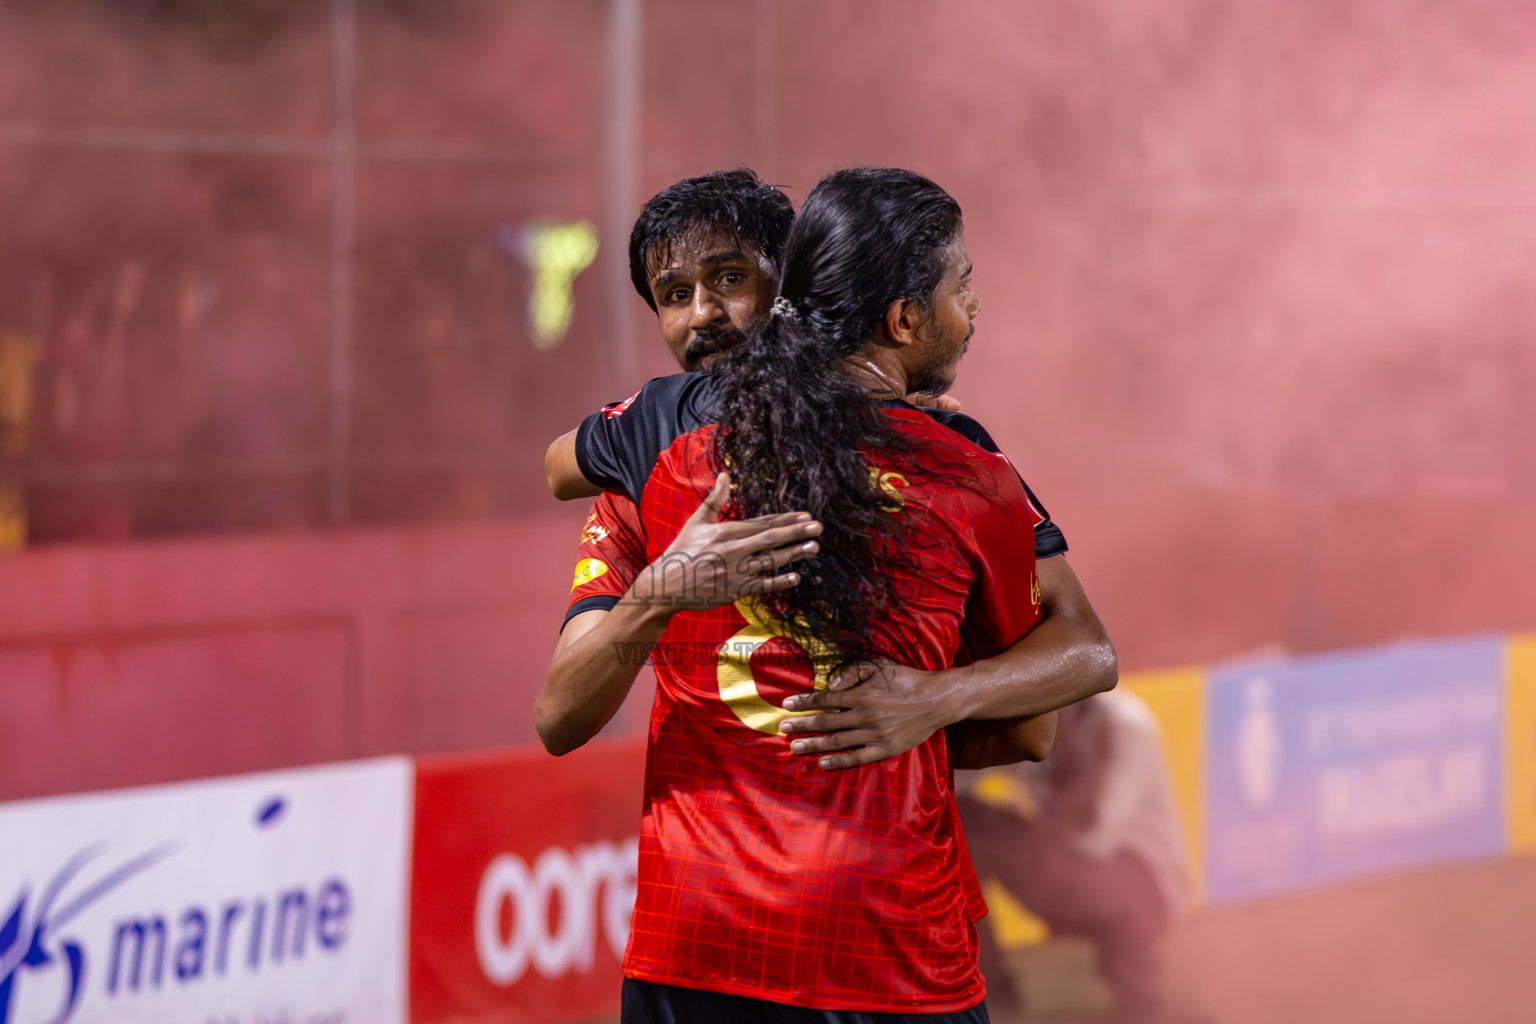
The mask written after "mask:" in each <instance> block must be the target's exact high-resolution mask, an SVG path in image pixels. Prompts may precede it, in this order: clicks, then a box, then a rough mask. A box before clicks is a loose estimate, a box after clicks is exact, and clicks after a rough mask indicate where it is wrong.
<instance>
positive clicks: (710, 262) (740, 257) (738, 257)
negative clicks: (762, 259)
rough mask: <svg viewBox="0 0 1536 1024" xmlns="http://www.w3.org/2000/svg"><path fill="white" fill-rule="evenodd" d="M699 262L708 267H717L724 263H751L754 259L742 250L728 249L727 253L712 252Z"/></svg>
mask: <svg viewBox="0 0 1536 1024" xmlns="http://www.w3.org/2000/svg"><path fill="white" fill-rule="evenodd" d="M699 262H700V263H702V264H704V265H705V266H706V267H715V266H719V265H720V264H722V263H738V262H740V263H751V262H752V257H750V256H748V255H747V254H746V253H744V252H742V251H741V250H740V249H727V250H726V251H725V252H712V253H710V254H709V255H708V256H705V257H704V258H703V259H702V260H700V261H699Z"/></svg>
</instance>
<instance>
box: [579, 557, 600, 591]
mask: <svg viewBox="0 0 1536 1024" xmlns="http://www.w3.org/2000/svg"><path fill="white" fill-rule="evenodd" d="M607 571H608V566H607V564H606V563H604V562H601V561H599V560H597V559H596V558H583V559H582V560H581V561H579V562H577V563H576V582H575V583H572V584H571V589H572V590H575V589H576V588H577V587H579V586H582V585H584V584H587V583H591V582H592V581H593V580H595V579H597V578H598V577H599V576H601V575H602V574H603V573H605V572H607Z"/></svg>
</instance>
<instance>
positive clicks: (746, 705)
mask: <svg viewBox="0 0 1536 1024" xmlns="http://www.w3.org/2000/svg"><path fill="white" fill-rule="evenodd" d="M736 610H737V611H738V612H740V613H741V617H742V618H744V619H746V620H747V624H746V625H745V626H743V627H742V628H741V629H739V630H737V631H736V634H735V635H734V636H732V637H731V638H730V639H729V640H727V641H726V642H725V643H723V644H721V645H720V654H719V658H718V660H717V662H716V673H715V674H716V678H717V679H718V681H719V684H720V699H721V700H723V701H725V705H726V707H728V708H730V709H731V711H733V712H734V713H735V715H736V717H737V718H739V719H741V721H742V723H743V724H745V725H746V726H748V727H749V728H752V729H756V730H757V731H758V732H765V733H768V734H769V735H770V736H777V735H779V723H780V722H782V721H784V719H786V718H799V717H801V716H803V715H820V714H825V712H823V711H785V710H784V709H783V708H781V707H775V706H774V705H772V704H770V703H768V702H767V701H766V700H764V699H763V695H762V694H760V693H759V692H758V691H757V679H756V678H754V677H753V675H752V655H753V654H755V653H756V652H757V649H758V648H759V647H761V646H762V645H763V644H765V643H767V642H768V641H769V640H772V639H773V638H774V637H779V638H781V639H783V640H787V641H788V642H789V643H792V644H794V645H795V646H797V647H799V648H800V649H801V650H803V651H805V654H806V657H808V658H809V659H810V661H811V666H812V669H813V670H814V672H815V674H816V675H815V687H816V689H818V690H825V689H826V688H827V684H828V683H830V682H831V681H832V669H833V665H834V662H833V658H832V656H833V650H832V648H831V646H830V645H828V644H822V643H818V642H815V641H812V642H811V645H810V647H809V648H807V647H806V645H804V644H802V643H800V642H799V641H797V640H795V638H794V637H792V636H790V635H789V634H788V633H787V632H786V631H785V629H784V624H783V623H782V622H780V621H779V620H778V619H775V618H773V617H772V616H771V615H769V614H768V613H767V611H765V610H764V608H763V606H762V604H761V603H759V602H758V600H757V599H756V598H754V597H744V598H742V599H741V600H740V601H737V602H736Z"/></svg>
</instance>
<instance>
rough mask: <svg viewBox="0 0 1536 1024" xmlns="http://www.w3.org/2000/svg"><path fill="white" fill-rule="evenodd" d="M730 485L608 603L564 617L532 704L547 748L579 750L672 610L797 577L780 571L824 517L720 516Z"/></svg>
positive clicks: (617, 700)
mask: <svg viewBox="0 0 1536 1024" xmlns="http://www.w3.org/2000/svg"><path fill="white" fill-rule="evenodd" d="M730 486H731V484H730V477H729V475H727V474H725V473H721V474H720V475H719V476H718V477H717V478H716V479H715V486H714V489H713V490H711V491H710V493H709V495H708V497H706V498H705V499H704V501H703V502H702V503H701V504H700V505H699V507H698V508H697V509H695V510H694V513H693V515H691V516H689V517H688V519H687V520H686V521H685V522H684V523H683V528H682V529H681V530H680V531H679V532H678V535H677V537H676V538H675V539H674V540H673V541H672V543H671V545H670V546H668V548H667V550H666V551H665V552H663V554H662V556H661V557H660V558H659V559H657V560H656V561H655V562H653V563H652V564H651V565H648V566H646V567H645V568H644V569H642V570H641V571H640V573H639V574H638V575H637V576H636V578H635V581H634V583H632V584H631V585H630V587H629V590H628V591H627V592H626V593H625V594H624V596H623V597H622V598H620V599H619V602H618V603H617V604H615V605H614V606H613V608H611V609H609V610H607V611H601V610H596V609H594V610H592V611H588V612H582V613H581V614H580V615H576V616H574V617H573V618H572V619H571V620H570V622H568V623H566V626H565V631H564V632H563V633H561V635H560V642H559V644H557V645H556V647H555V656H554V658H553V659H552V660H551V662H550V666H549V674H548V675H547V676H546V677H545V680H544V688H543V689H542V690H541V691H540V692H539V696H538V700H537V701H536V702H535V703H534V725H535V728H536V729H537V730H538V733H539V739H540V740H541V741H542V742H543V744H544V748H545V749H546V750H548V751H549V752H550V753H551V754H555V755H556V756H559V755H561V754H568V753H570V752H571V751H572V750H575V749H576V748H577V747H579V746H581V745H582V744H584V743H586V742H587V741H588V740H590V739H591V738H592V737H594V736H596V735H597V734H598V732H599V731H600V730H601V729H602V728H603V726H604V725H606V724H608V721H609V719H611V718H613V716H614V715H615V714H617V713H618V710H619V707H620V706H621V705H623V703H624V698H625V697H626V696H628V695H629V690H630V687H631V686H633V685H634V682H635V677H636V676H638V675H639V674H640V666H641V665H644V664H645V662H646V660H647V658H648V657H649V655H650V652H651V649H652V647H653V646H654V645H655V644H656V642H657V641H659V640H660V639H661V636H662V634H663V633H664V632H666V628H667V625H668V624H669V623H670V622H671V621H672V617H673V616H674V615H676V614H677V613H678V612H680V611H702V610H704V609H708V608H715V607H719V606H721V605H725V604H730V603H731V602H732V601H735V600H736V599H737V598H740V597H742V596H745V595H748V594H766V593H771V592H774V591H778V590H785V589H787V588H789V587H792V586H794V585H795V584H797V583H798V582H799V581H800V578H799V576H798V575H797V574H795V573H793V572H789V573H783V574H782V575H778V574H777V573H778V572H779V570H780V569H783V568H784V567H785V566H787V565H789V564H791V563H792V562H797V561H799V560H800V559H802V558H808V557H809V556H811V555H813V554H815V553H816V550H817V543H816V541H815V540H813V539H812V538H814V537H815V536H816V535H817V534H819V533H820V532H821V524H820V523H818V522H816V521H815V520H813V519H812V518H811V517H810V516H809V515H807V514H806V513H803V512H791V513H786V514H784V515H778V516H762V517H759V518H757V519H745V520H735V521H730V522H719V521H718V519H719V513H718V511H717V510H718V509H721V508H723V507H724V506H725V503H726V501H727V499H728V498H729V496H730Z"/></svg>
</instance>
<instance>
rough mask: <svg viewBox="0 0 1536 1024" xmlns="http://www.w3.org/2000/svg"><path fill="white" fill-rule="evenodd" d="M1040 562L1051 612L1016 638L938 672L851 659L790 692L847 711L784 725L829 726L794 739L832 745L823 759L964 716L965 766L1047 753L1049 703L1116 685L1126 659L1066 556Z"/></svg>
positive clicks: (909, 739)
mask: <svg viewBox="0 0 1536 1024" xmlns="http://www.w3.org/2000/svg"><path fill="white" fill-rule="evenodd" d="M1037 572H1038V574H1039V578H1040V599H1041V612H1042V618H1041V621H1040V624H1039V625H1037V626H1036V627H1035V628H1034V629H1032V630H1030V631H1029V632H1028V633H1027V634H1025V635H1024V637H1023V638H1022V639H1020V640H1019V641H1018V642H1017V643H1015V644H1014V645H1013V646H1012V647H1009V648H1008V649H1007V650H1005V651H1003V652H1002V653H1001V654H998V655H996V656H994V657H991V658H985V659H983V660H981V661H976V662H973V663H971V664H969V665H965V666H963V667H959V668H951V669H944V670H942V671H938V672H923V671H920V670H918V669H914V668H909V667H907V666H905V665H894V664H889V663H882V664H880V665H878V666H862V667H860V668H857V669H850V670H849V671H848V672H846V673H844V675H843V678H841V679H839V680H836V681H835V682H833V684H832V685H831V686H830V687H828V688H827V689H825V690H820V691H817V692H815V693H810V694H802V695H798V696H794V697H791V698H789V699H788V700H786V701H785V702H784V706H785V708H787V709H789V710H793V711H803V710H810V709H813V708H827V709H831V710H835V711H837V712H838V713H837V714H836V715H817V716H814V717H811V718H792V719H789V720H787V721H786V722H785V723H784V724H783V726H781V728H782V729H783V730H784V731H785V732H788V733H812V732H815V733H820V734H821V735H815V736H805V737H804V738H797V739H796V740H795V741H794V743H793V744H792V749H794V751H795V752H796V753H801V754H822V755H825V756H823V757H822V758H821V762H820V763H821V766H822V767H824V768H851V767H854V766H855V765H861V764H868V763H870V762H873V761H879V760H881V759H883V758H886V757H891V756H893V755H895V754H899V753H902V752H903V751H906V750H910V749H912V748H913V747H915V746H917V745H918V744H919V743H922V742H923V741H924V740H926V739H927V738H928V737H929V736H931V735H932V734H933V733H934V732H937V731H938V730H939V729H943V728H946V727H949V726H955V725H956V724H957V723H960V725H959V728H958V729H957V730H956V731H955V732H954V733H953V734H952V738H953V739H955V740H957V741H958V743H957V746H956V750H955V759H954V765H955V767H956V768H984V767H988V766H990V765H993V764H1007V763H1011V762H1014V761H1022V760H1040V759H1041V758H1043V757H1044V756H1045V754H1046V753H1047V752H1048V751H1049V750H1050V743H1051V739H1052V738H1053V737H1054V734H1055V722H1054V720H1053V718H1052V717H1051V716H1050V715H1049V713H1050V712H1053V711H1055V710H1057V709H1058V708H1063V707H1066V706H1067V705H1068V704H1073V703H1076V702H1077V701H1080V700H1082V699H1083V698H1085V697H1089V696H1091V695H1093V694H1095V693H1101V692H1103V691H1104V690H1108V689H1111V688H1113V687H1114V685H1115V683H1116V681H1117V680H1118V679H1119V665H1118V662H1117V660H1116V658H1115V648H1114V645H1113V644H1111V643H1110V641H1109V635H1108V634H1107V633H1106V632H1105V631H1104V625H1103V623H1101V622H1100V621H1099V617H1098V615H1097V614H1095V613H1094V610H1093V606H1092V605H1091V604H1090V603H1089V601H1088V595H1087V594H1085V593H1084V592H1083V588H1082V584H1081V583H1079V582H1078V579H1077V574H1076V573H1074V572H1073V571H1072V567H1071V566H1069V565H1068V564H1067V560H1066V557H1065V556H1062V555H1055V556H1052V557H1050V558H1044V559H1041V560H1040V562H1039V563H1038V565H1037ZM855 748H856V749H855ZM838 751H842V752H841V753H837V752H838Z"/></svg>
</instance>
